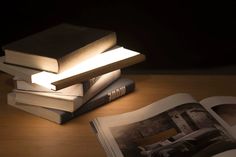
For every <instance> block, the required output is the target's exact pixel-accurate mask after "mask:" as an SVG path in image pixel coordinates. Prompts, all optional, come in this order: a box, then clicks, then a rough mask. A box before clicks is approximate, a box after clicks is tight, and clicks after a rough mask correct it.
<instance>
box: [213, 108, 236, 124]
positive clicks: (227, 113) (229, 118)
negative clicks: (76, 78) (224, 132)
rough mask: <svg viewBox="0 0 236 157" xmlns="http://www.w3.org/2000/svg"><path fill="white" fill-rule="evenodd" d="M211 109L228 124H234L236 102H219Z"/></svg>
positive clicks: (235, 122) (235, 121) (235, 120)
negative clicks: (219, 103)
mask: <svg viewBox="0 0 236 157" xmlns="http://www.w3.org/2000/svg"><path fill="white" fill-rule="evenodd" d="M212 110H213V111H214V112H216V113H217V115H219V116H220V117H221V118H222V119H223V120H224V121H225V122H226V123H227V124H228V125H229V126H234V125H236V114H235V113H236V104H221V105H217V106H214V107H212Z"/></svg>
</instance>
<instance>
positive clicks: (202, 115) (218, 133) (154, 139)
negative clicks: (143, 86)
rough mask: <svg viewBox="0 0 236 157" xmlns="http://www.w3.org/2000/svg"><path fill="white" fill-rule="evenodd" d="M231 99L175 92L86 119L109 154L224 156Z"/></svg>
mask: <svg viewBox="0 0 236 157" xmlns="http://www.w3.org/2000/svg"><path fill="white" fill-rule="evenodd" d="M235 111H236V97H231V96H215V97H208V98H205V99H203V100H201V101H200V102H199V101H197V100H195V99H194V98H193V97H192V96H191V95H190V94H186V93H178V94H174V95H171V96H169V97H166V98H163V99H161V100H158V101H156V102H154V103H152V104H150V105H147V106H145V107H143V108H140V109H138V110H136V111H132V112H127V113H123V114H118V115H113V116H106V117H98V118H96V119H94V120H93V121H92V122H91V126H92V128H93V130H94V132H95V133H96V135H97V137H98V139H99V141H100V143H101V145H102V146H103V148H104V150H105V152H106V153H107V156H109V157H143V156H146V157H154V156H155V157H164V156H168V157H182V156H183V157H184V156H186V157H210V156H214V157H224V156H229V155H230V154H231V155H230V157H233V156H235V152H236V116H235Z"/></svg>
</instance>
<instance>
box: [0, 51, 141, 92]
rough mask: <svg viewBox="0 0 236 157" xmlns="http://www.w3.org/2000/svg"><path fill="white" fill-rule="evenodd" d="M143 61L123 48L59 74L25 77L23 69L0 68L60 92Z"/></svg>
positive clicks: (41, 73) (88, 60)
mask: <svg viewBox="0 0 236 157" xmlns="http://www.w3.org/2000/svg"><path fill="white" fill-rule="evenodd" d="M3 58H4V57H3ZM144 60H145V56H144V55H143V54H140V53H139V52H135V51H132V50H129V49H126V48H123V47H116V48H114V49H110V50H108V51H106V52H104V53H101V54H98V55H95V56H93V57H91V58H89V59H87V60H85V61H83V62H81V63H78V65H76V66H75V67H73V68H71V69H69V70H67V71H65V72H62V73H59V74H55V73H50V72H46V71H41V72H38V73H34V72H35V71H33V73H32V75H31V76H29V75H28V73H27V74H26V75H25V72H24V69H22V68H21V67H18V66H14V67H13V66H11V65H7V64H4V63H2V64H1V66H0V68H1V70H2V71H4V70H5V71H9V72H12V71H13V70H14V71H16V72H18V73H19V74H21V75H23V74H24V76H25V77H26V76H27V77H26V78H25V79H27V80H29V81H31V83H35V84H38V85H41V86H44V87H46V88H49V89H52V90H60V89H63V88H66V87H69V86H71V85H74V84H76V83H80V82H83V81H86V80H88V79H90V78H94V77H97V76H100V75H102V74H106V73H108V72H111V71H114V70H117V69H121V68H125V67H127V66H131V65H133V64H136V63H139V62H142V61H144ZM31 72H32V71H31ZM22 73H23V74H22ZM45 78H47V79H45Z"/></svg>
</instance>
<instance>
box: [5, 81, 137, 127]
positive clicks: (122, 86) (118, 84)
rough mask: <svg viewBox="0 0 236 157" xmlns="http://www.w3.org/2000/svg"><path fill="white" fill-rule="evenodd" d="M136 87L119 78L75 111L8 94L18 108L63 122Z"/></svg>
mask: <svg viewBox="0 0 236 157" xmlns="http://www.w3.org/2000/svg"><path fill="white" fill-rule="evenodd" d="M134 89H135V84H134V81H132V80H130V79H126V78H119V79H118V80H117V81H115V82H114V83H112V84H111V85H109V86H108V87H107V88H105V89H104V90H103V91H101V92H100V93H99V94H97V95H96V96H95V97H93V98H92V99H90V100H89V101H88V102H87V103H85V104H84V105H82V106H81V107H80V108H78V109H77V110H76V111H74V112H73V113H70V112H65V111H61V110H56V109H49V108H45V107H37V106H30V105H25V104H22V103H19V102H17V100H16V99H15V93H14V92H12V93H9V94H8V104H9V105H11V106H14V107H16V108H18V109H21V110H24V111H26V112H29V113H31V114H34V115H36V116H39V117H42V118H45V119H47V120H50V121H53V122H55V123H58V124H63V123H65V122H67V121H69V120H70V119H73V118H74V117H77V116H79V115H82V114H84V113H86V112H88V111H91V110H93V109H95V108H97V107H100V106H103V105H105V104H107V103H109V102H111V101H113V100H115V99H117V98H119V97H121V96H124V95H126V94H128V93H130V92H132V91H134Z"/></svg>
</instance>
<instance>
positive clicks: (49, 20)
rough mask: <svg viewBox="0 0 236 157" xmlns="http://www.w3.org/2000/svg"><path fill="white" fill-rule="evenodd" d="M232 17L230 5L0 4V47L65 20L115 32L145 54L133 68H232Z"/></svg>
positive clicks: (175, 0)
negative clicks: (144, 59)
mask: <svg viewBox="0 0 236 157" xmlns="http://www.w3.org/2000/svg"><path fill="white" fill-rule="evenodd" d="M234 13H235V2H233V1H220V2H216V1H212V2H210V1H190V0H186V1H180V0H173V1H168V0H165V1H155V3H154V2H151V1H147V0H146V1H140V2H138V1H97V2H94V1H79V0H77V1H70V0H65V1H47V2H43V1H34V0H32V1H5V2H3V1H2V2H1V12H0V17H1V27H0V46H3V45H5V44H7V43H10V42H12V41H15V40H18V39H20V38H23V37H25V36H27V35H30V34H32V33H35V32H38V31H41V30H43V29H46V28H48V27H51V26H54V25H56V24H59V23H62V22H68V23H72V24H76V25H83V26H89V27H97V28H103V29H109V30H113V31H116V33H117V36H118V44H119V45H122V46H124V47H126V48H129V49H132V50H136V51H139V52H141V53H143V54H145V55H146V57H147V60H146V61H145V62H143V63H141V64H138V65H135V66H134V68H137V69H191V68H198V69H199V68H200V69H201V68H209V67H217V66H222V65H234V64H236V59H235V58H234V56H235V55H234V53H235V29H236V25H235V16H234ZM0 53H1V55H3V54H4V53H3V52H2V51H1V52H0Z"/></svg>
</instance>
